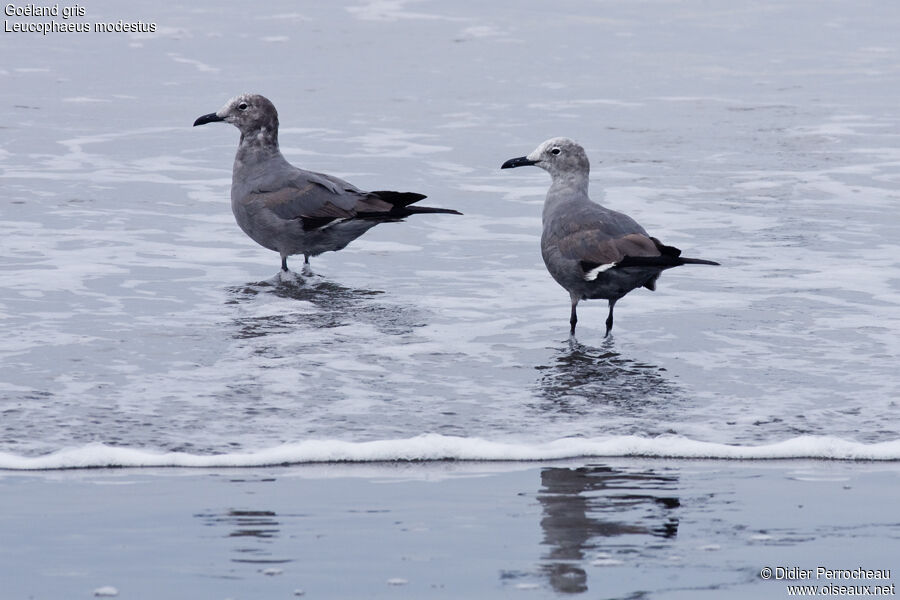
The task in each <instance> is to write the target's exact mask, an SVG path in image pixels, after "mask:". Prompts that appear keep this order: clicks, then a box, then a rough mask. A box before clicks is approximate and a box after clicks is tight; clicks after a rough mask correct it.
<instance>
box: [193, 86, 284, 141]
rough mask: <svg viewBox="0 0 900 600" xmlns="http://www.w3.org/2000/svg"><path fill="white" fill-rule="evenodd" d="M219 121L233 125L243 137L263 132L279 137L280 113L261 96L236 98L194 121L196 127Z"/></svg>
mask: <svg viewBox="0 0 900 600" xmlns="http://www.w3.org/2000/svg"><path fill="white" fill-rule="evenodd" d="M217 121H224V122H226V123H231V124H232V125H234V126H235V127H237V128H238V129H239V130H240V131H241V133H242V134H243V135H248V134H252V133H256V132H262V131H268V132H269V133H270V134H276V135H277V131H278V111H276V110H275V105H274V104H272V103H271V102H270V101H269V99H268V98H266V97H265V96H260V95H259V94H241V95H240V96H235V97H234V98H232V99H231V100H229V101H228V102H226V103H225V106H223V107H222V108H220V109H219V110H217V111H216V112H214V113H209V114H208V115H203V116H201V117H198V118H197V120H196V121H194V127H196V126H197V125H206V124H207V123H215V122H217Z"/></svg>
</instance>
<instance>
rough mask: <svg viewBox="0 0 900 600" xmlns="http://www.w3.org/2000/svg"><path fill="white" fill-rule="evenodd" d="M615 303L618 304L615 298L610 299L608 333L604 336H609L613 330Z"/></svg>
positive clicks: (607, 319)
mask: <svg viewBox="0 0 900 600" xmlns="http://www.w3.org/2000/svg"><path fill="white" fill-rule="evenodd" d="M615 305H616V301H615V300H610V301H609V316H608V317H606V335H604V336H603V337H608V336H609V332H610V331H612V326H613V307H614V306H615Z"/></svg>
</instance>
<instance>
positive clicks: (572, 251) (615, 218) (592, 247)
mask: <svg viewBox="0 0 900 600" xmlns="http://www.w3.org/2000/svg"><path fill="white" fill-rule="evenodd" d="M553 230H554V231H555V234H556V235H555V237H556V244H557V246H558V248H559V252H560V254H561V255H562V256H563V257H565V258H568V259H571V260H578V261H583V262H587V263H593V264H595V265H597V266H599V265H607V264H611V263H616V262H619V261H620V260H622V259H623V258H624V257H626V256H659V254H660V249H659V246H658V245H657V242H656V241H655V240H654V239H653V238H651V237H650V236H649V235H647V232H646V231H645V230H644V228H643V227H641V226H640V225H639V224H638V223H637V222H636V221H635V220H634V219H632V218H631V217H629V216H628V215H626V214H623V213H620V212H616V211H614V210H609V209H606V208H603V207H600V206H597V205H596V204H590V205H585V206H582V207H579V208H578V209H577V210H575V211H573V212H571V213H569V214H567V215H565V220H564V221H560V223H559V224H556V226H555V227H553Z"/></svg>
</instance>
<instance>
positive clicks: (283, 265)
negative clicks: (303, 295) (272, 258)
mask: <svg viewBox="0 0 900 600" xmlns="http://www.w3.org/2000/svg"><path fill="white" fill-rule="evenodd" d="M281 270H282V271H284V272H285V273H287V271H288V268H287V255H285V254H282V255H281Z"/></svg>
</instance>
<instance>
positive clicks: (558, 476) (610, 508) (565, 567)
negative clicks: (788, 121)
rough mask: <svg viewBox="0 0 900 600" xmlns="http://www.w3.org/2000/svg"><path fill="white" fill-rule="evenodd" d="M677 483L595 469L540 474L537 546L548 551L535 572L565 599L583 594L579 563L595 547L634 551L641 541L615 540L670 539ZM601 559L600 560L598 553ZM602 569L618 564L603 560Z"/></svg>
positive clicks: (584, 585) (654, 475) (660, 477)
mask: <svg viewBox="0 0 900 600" xmlns="http://www.w3.org/2000/svg"><path fill="white" fill-rule="evenodd" d="M676 483H677V478H675V477H673V476H671V475H661V474H657V473H654V472H652V471H636V472H630V471H625V470H617V469H613V468H610V467H607V466H602V465H596V466H586V467H580V468H575V469H570V468H555V467H554V468H547V469H544V470H542V471H541V484H542V488H541V491H540V493H539V494H538V501H539V502H540V503H541V506H542V508H543V512H544V517H543V519H541V529H542V530H543V532H544V539H543V543H544V544H545V545H547V546H549V550H548V551H547V553H546V554H545V557H544V558H545V559H546V560H545V562H544V563H543V564H542V565H541V571H542V572H543V573H544V575H545V576H546V577H547V578H548V579H549V581H550V585H551V586H552V587H553V589H554V590H556V591H557V592H561V593H567V594H578V593H582V592H585V591H587V589H588V575H587V572H586V571H585V569H584V561H585V560H586V559H590V558H592V556H591V554H592V553H593V554H597V553H596V552H595V551H596V550H598V549H600V548H606V549H607V550H613V549H616V550H619V551H622V550H623V549H624V550H628V551H629V552H639V551H640V549H641V548H642V547H646V540H645V539H641V540H639V541H635V542H623V541H617V540H613V538H618V537H620V536H626V535H641V536H653V537H659V538H673V537H675V536H676V535H677V533H678V517H677V516H676V515H675V514H673V512H672V511H673V509H675V508H677V507H678V506H679V505H680V503H679V500H678V498H677V497H676V496H673V495H672V492H673V491H674V490H675V484H676ZM604 556H606V555H605V554H604ZM606 561H607V562H606V564H619V561H618V560H617V559H606Z"/></svg>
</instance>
